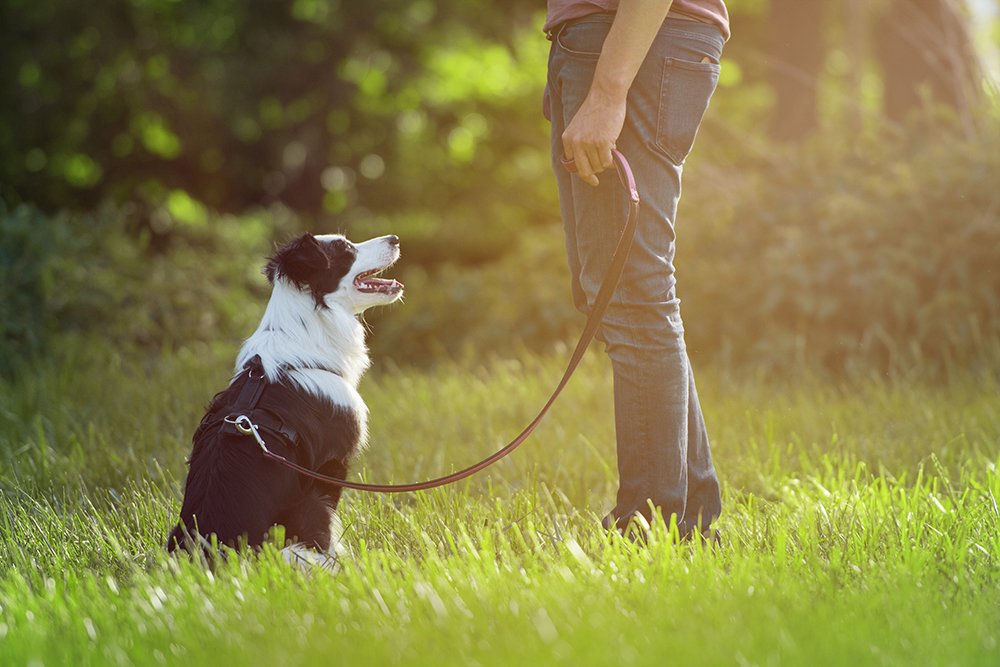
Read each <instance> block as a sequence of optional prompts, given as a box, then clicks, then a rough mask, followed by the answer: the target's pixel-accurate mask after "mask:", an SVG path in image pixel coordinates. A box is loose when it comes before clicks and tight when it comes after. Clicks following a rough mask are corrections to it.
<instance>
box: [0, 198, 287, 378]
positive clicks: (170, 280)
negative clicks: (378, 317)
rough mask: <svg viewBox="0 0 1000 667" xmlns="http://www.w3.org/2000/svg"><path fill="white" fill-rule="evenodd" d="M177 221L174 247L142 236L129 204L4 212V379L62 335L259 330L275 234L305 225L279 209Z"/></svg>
mask: <svg viewBox="0 0 1000 667" xmlns="http://www.w3.org/2000/svg"><path fill="white" fill-rule="evenodd" d="M158 215H159V223H158V224H160V225H161V226H162V225H176V226H177V229H176V230H175V232H174V233H173V234H171V235H170V242H169V244H168V245H167V246H166V247H162V248H158V247H156V244H154V243H153V242H152V239H151V238H150V235H149V234H146V233H144V234H137V233H136V232H135V229H134V224H133V222H132V221H131V215H130V211H129V209H128V208H111V207H106V208H103V209H101V210H99V211H97V212H95V213H93V214H89V215H83V214H66V213H63V214H60V215H55V216H52V217H46V216H44V215H42V214H41V213H39V211H38V210H37V209H34V208H32V207H29V206H19V207H17V208H16V209H14V210H12V211H8V210H6V209H4V208H0V239H2V243H0V295H2V299H0V374H10V373H11V372H13V371H14V370H15V369H16V368H17V367H18V366H20V365H22V360H24V359H28V360H30V359H31V358H32V357H33V356H36V355H38V354H40V353H43V352H44V351H45V350H46V348H47V346H48V345H50V344H52V343H53V342H54V341H55V340H56V339H57V338H58V337H59V336H60V335H65V334H82V335H98V336H101V337H104V338H108V339H110V340H112V341H114V342H116V343H120V344H123V345H126V344H127V345H138V346H140V347H153V348H158V347H162V346H167V347H170V346H176V345H184V344H191V343H196V342H211V341H217V340H220V339H221V340H226V339H231V340H233V342H234V343H236V342H238V340H239V337H241V336H246V335H248V334H249V333H250V331H251V330H252V327H253V326H255V324H256V322H257V320H258V319H259V316H260V310H261V306H260V303H261V302H262V301H263V300H264V299H265V298H266V294H267V291H266V282H265V280H264V279H263V277H262V276H260V275H259V269H260V266H261V265H262V264H263V257H264V255H265V254H266V253H267V251H268V249H269V241H270V240H271V239H272V238H280V237H281V236H282V235H285V236H287V235H289V234H290V233H291V230H292V229H294V228H295V226H296V225H297V223H296V222H295V221H294V220H293V219H292V218H290V217H289V216H287V215H284V216H282V215H280V214H279V212H268V213H266V214H264V213H260V214H257V215H254V216H244V217H242V218H238V219H237V218H231V217H221V218H217V219H215V220H213V221H212V222H211V224H209V223H205V224H201V225H193V224H181V223H178V222H177V221H175V220H172V219H170V218H169V217H164V216H165V215H166V214H165V213H164V212H163V211H160V212H159V213H158Z"/></svg>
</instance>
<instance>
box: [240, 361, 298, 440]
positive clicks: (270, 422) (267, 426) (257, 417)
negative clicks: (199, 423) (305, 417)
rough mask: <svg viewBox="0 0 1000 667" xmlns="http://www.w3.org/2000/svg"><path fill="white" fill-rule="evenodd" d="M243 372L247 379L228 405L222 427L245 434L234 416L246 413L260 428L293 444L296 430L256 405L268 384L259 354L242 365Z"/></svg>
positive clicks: (277, 416)
mask: <svg viewBox="0 0 1000 667" xmlns="http://www.w3.org/2000/svg"><path fill="white" fill-rule="evenodd" d="M243 372H244V373H246V374H247V380H246V382H245V383H244V384H243V387H242V388H241V389H240V393H239V395H238V396H237V397H236V401H235V402H234V403H233V404H232V405H231V406H230V407H229V409H228V413H227V414H228V416H227V417H226V418H225V419H224V420H223V423H222V429H223V430H224V431H225V432H227V433H237V434H239V435H245V433H244V432H243V431H241V430H240V429H238V428H237V427H236V421H235V418H236V417H237V416H238V415H248V416H250V418H251V419H252V420H253V423H254V424H255V425H256V426H257V427H258V428H259V429H260V430H262V431H266V432H267V433H269V434H272V435H275V436H277V437H278V438H280V439H281V440H283V441H284V442H286V443H288V444H290V445H295V443H296V442H298V437H299V434H298V433H297V432H296V430H295V429H294V428H292V427H291V426H289V425H288V424H286V423H285V422H284V420H282V419H281V417H280V416H279V415H276V414H275V413H274V412H272V411H271V410H268V409H267V408H260V407H258V405H259V404H260V399H261V398H262V397H263V396H264V390H265V389H267V387H268V386H269V385H268V382H267V376H266V375H265V374H264V364H263V363H262V361H261V358H260V355H259V354H257V355H254V357H253V358H252V359H251V360H250V361H248V362H247V363H246V365H244V366H243Z"/></svg>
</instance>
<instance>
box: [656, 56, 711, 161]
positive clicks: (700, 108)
mask: <svg viewBox="0 0 1000 667" xmlns="http://www.w3.org/2000/svg"><path fill="white" fill-rule="evenodd" d="M719 71H720V66H719V64H718V63H714V62H698V63H696V62H690V61H687V60H678V59H677V58H664V61H663V79H662V82H661V84H660V107H659V111H658V116H657V121H656V141H655V143H656V147H657V148H659V149H660V150H661V151H662V152H663V153H664V154H666V156H667V157H668V158H670V160H671V161H672V162H673V163H674V164H678V165H680V164H683V163H684V160H685V159H686V158H687V156H688V153H690V152H691V147H692V146H694V140H695V136H697V134H698V127H699V126H700V125H701V119H702V118H703V117H704V116H705V111H706V110H707V109H708V102H709V100H710V99H712V93H713V92H715V86H716V85H717V84H718V83H719Z"/></svg>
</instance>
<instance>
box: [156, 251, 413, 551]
mask: <svg viewBox="0 0 1000 667" xmlns="http://www.w3.org/2000/svg"><path fill="white" fill-rule="evenodd" d="M398 258H399V238H398V237H396V236H383V237H380V238H375V239H371V240H370V241H365V242H364V243H358V244H354V243H351V242H350V241H348V240H347V239H346V238H344V237H343V236H340V235H332V234H331V235H324V236H313V235H311V234H304V235H302V236H300V237H298V238H296V239H295V240H293V241H292V242H290V243H288V244H287V245H285V246H283V247H281V248H279V249H278V250H277V252H275V254H274V255H273V256H272V257H271V258H270V261H268V263H267V265H266V267H265V268H264V273H265V275H267V279H268V281H269V282H270V283H271V284H272V285H273V292H272V294H271V300H270V302H269V303H268V305H267V310H266V311H265V312H264V317H263V319H262V320H261V322H260V326H258V327H257V331H255V332H254V334H253V335H252V336H250V338H248V339H247V341H246V342H245V343H244V344H243V347H242V349H241V350H240V353H239V356H238V357H237V359H236V376H235V377H234V378H233V380H232V381H231V382H230V384H229V387H228V388H227V389H226V390H225V391H222V392H220V393H219V394H217V395H216V396H215V398H214V399H213V400H212V402H211V404H210V405H209V407H208V411H207V413H206V415H205V417H204V418H203V419H202V421H201V424H200V425H199V426H198V429H197V431H196V432H195V434H194V438H193V440H194V449H193V450H192V452H191V458H190V461H189V465H190V468H189V470H188V476H187V482H186V484H185V488H184V502H183V506H182V507H181V516H180V522H179V523H178V525H177V527H176V528H174V529H173V531H172V532H171V533H170V536H169V537H168V539H167V548H168V550H170V551H174V550H175V549H177V548H184V549H187V550H189V551H195V550H199V549H205V550H206V551H207V550H208V547H209V545H210V544H211V541H210V539H206V536H211V535H215V537H216V540H217V542H218V544H225V545H228V546H231V547H240V546H243V545H246V546H249V547H259V546H260V545H261V543H262V542H263V541H264V540H265V538H266V537H267V534H268V531H269V530H270V529H271V528H272V527H273V526H276V525H282V526H284V528H285V535H286V538H287V540H288V541H289V543H290V544H291V546H288V547H286V548H285V549H284V551H283V553H284V555H285V556H286V558H287V559H288V560H290V561H293V562H308V563H319V564H323V563H327V562H329V559H330V557H331V556H335V555H336V550H337V548H338V538H339V527H338V524H337V522H336V516H335V510H336V508H337V502H338V501H339V500H340V492H341V487H339V486H336V485H332V484H323V483H320V482H316V481H314V480H311V479H309V478H307V477H303V476H301V475H299V474H297V473H296V472H295V471H293V470H291V469H289V468H287V467H285V466H283V465H281V464H279V463H276V462H274V461H270V460H268V459H265V458H264V456H263V453H262V452H261V450H260V449H259V447H258V445H257V443H256V441H255V439H254V438H253V437H252V436H248V435H246V434H244V433H241V432H240V431H238V430H236V428H235V427H234V425H233V423H232V422H233V419H234V417H235V416H237V415H238V414H247V416H248V417H250V419H251V421H253V422H254V423H255V424H257V425H258V426H259V427H260V433H261V435H262V436H263V438H264V439H265V440H266V442H267V446H268V449H270V450H272V451H274V452H276V453H278V454H281V455H282V456H284V457H285V458H287V459H289V460H291V461H293V462H295V463H298V464H299V465H301V466H305V467H307V468H309V469H311V470H315V471H317V472H319V473H322V474H324V475H332V476H334V477H340V478H343V477H344V476H346V474H347V466H348V463H349V462H350V460H351V458H352V457H353V456H354V455H355V454H357V453H358V452H359V451H360V450H361V449H362V448H363V447H364V446H365V441H366V438H367V420H368V409H367V407H366V406H365V404H364V401H362V400H361V396H360V395H359V394H358V391H357V386H358V381H359V380H360V379H361V375H362V374H363V373H364V371H365V369H366V368H367V367H368V352H367V349H366V347H365V339H364V334H365V332H364V327H363V325H362V323H361V322H360V321H359V320H358V316H359V315H360V314H361V313H362V312H364V311H365V310H366V309H367V308H369V307H371V306H377V305H382V304H388V303H391V302H393V301H396V300H397V299H399V298H400V297H401V296H402V294H403V285H402V284H401V283H400V282H398V281H396V280H386V279H382V278H377V277H376V275H377V274H378V273H380V272H381V271H383V270H385V269H387V268H388V267H389V266H391V265H392V264H393V263H394V262H395V261H396V260H397V259H398Z"/></svg>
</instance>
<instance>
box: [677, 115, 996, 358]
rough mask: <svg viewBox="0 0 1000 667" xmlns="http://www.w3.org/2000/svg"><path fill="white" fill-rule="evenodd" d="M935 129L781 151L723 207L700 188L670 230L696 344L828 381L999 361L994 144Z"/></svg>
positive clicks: (982, 138) (707, 186)
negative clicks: (862, 370)
mask: <svg viewBox="0 0 1000 667" xmlns="http://www.w3.org/2000/svg"><path fill="white" fill-rule="evenodd" d="M935 132H936V133H935V136H933V137H922V138H917V135H916V134H915V133H914V134H910V135H905V136H902V137H896V138H894V137H888V136H880V137H879V138H878V139H877V140H871V141H869V142H863V141H860V140H859V142H858V143H857V144H855V145H854V146H851V147H846V148H845V147H843V146H842V145H837V144H835V143H834V142H826V143H819V144H818V145H817V146H815V147H814V148H813V149H812V150H801V149H799V150H797V151H796V152H794V153H793V152H785V153H777V154H776V155H775V156H774V157H772V158H771V159H769V160H768V161H767V162H762V164H761V165H760V166H759V167H758V168H756V169H754V170H752V171H751V172H750V174H749V175H748V176H747V177H746V178H745V179H744V180H743V181H742V183H741V182H740V181H735V183H736V184H737V190H736V191H735V193H727V196H726V197H722V198H720V197H718V194H717V193H715V192H712V190H711V188H713V186H715V185H716V184H713V183H703V182H698V181H697V180H696V181H695V183H696V187H697V188H698V190H697V191H694V190H693V189H692V190H689V191H688V195H689V199H688V200H687V201H685V202H684V203H683V204H682V211H681V214H680V232H679V233H680V235H681V236H680V243H681V246H680V247H681V251H680V252H681V255H680V262H679V276H680V293H681V296H682V297H685V296H686V297H687V298H688V303H687V306H688V308H687V310H686V311H685V314H686V316H687V321H688V322H690V323H691V326H690V327H689V331H690V333H691V335H690V341H692V342H693V345H694V346H695V347H696V348H697V349H699V350H705V351H706V352H707V353H708V354H710V355H711V354H718V355H722V356H723V357H725V358H729V359H732V360H734V361H747V362H751V363H758V364H764V365H781V364H782V363H784V364H787V363H788V362H794V363H813V364H822V365H823V366H825V367H827V368H829V369H831V370H834V371H837V372H840V371H843V370H845V369H848V368H850V367H851V366H859V365H860V366H865V367H875V368H879V369H882V370H889V369H893V370H900V369H905V368H908V367H910V366H913V365H926V364H929V365H932V366H937V367H939V368H941V367H949V368H955V367H963V366H968V365H970V364H972V363H975V362H976V361H981V360H982V358H983V354H984V353H985V354H987V355H991V354H995V353H996V352H997V348H996V343H995V341H997V340H998V338H1000V272H998V271H997V268H996V267H997V266H998V265H1000V192H998V190H997V187H996V186H997V183H1000V136H998V135H997V134H996V133H992V134H989V135H983V136H979V137H976V138H975V139H973V140H970V139H968V138H965V137H962V136H960V135H958V134H953V133H951V132H948V131H946V130H945V129H943V128H940V127H939V128H938V129H937V130H936V131H935ZM691 195H693V196H691ZM706 197H713V198H715V199H716V201H717V202H720V203H721V206H720V205H719V203H716V204H715V205H712V204H711V203H710V202H708V201H706V200H705V198H706ZM692 208H694V209H695V210H696V211H697V213H696V214H695V215H694V216H693V215H689V214H688V212H689V211H691V210H692ZM699 208H700V210H699ZM695 216H697V217H695Z"/></svg>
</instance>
